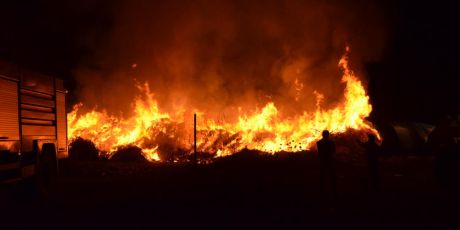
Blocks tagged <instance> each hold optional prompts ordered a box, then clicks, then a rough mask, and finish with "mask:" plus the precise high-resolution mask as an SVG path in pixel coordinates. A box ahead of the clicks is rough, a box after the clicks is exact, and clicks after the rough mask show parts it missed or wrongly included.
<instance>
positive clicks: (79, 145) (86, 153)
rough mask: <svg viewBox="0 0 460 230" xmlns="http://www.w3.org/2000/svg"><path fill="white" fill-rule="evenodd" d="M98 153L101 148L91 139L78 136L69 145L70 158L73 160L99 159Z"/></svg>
mask: <svg viewBox="0 0 460 230" xmlns="http://www.w3.org/2000/svg"><path fill="white" fill-rule="evenodd" d="M98 155H99V150H98V149H97V148H96V145H95V144H94V143H93V142H92V141H90V140H86V139H83V138H81V137H77V138H75V139H74V140H73V141H72V142H71V143H70V145H69V158H70V159H71V160H80V161H95V160H97V159H98Z"/></svg>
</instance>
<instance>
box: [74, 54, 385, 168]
mask: <svg viewBox="0 0 460 230" xmlns="http://www.w3.org/2000/svg"><path fill="white" fill-rule="evenodd" d="M348 51H349V49H348V47H347V52H346V54H345V55H344V56H343V57H342V58H341V59H340V61H339V63H338V66H339V67H340V68H341V69H342V71H343V76H342V82H343V83H344V84H345V91H344V99H343V101H342V102H341V103H340V104H338V105H337V106H336V107H335V108H332V109H327V110H325V109H323V108H321V105H322V100H323V99H324V96H323V95H322V94H321V93H319V92H317V91H315V92H314V93H315V96H316V99H317V108H316V111H314V112H306V111H304V112H303V113H302V114H301V115H298V116H296V117H293V118H290V119H283V118H282V116H281V114H280V111H279V110H278V109H277V107H276V105H275V104H274V103H273V102H269V103H268V104H266V105H265V107H263V108H262V109H261V110H258V111H256V112H254V113H250V114H247V113H243V114H241V115H240V116H239V117H238V119H237V121H236V122H223V121H216V120H213V119H207V120H204V119H201V120H199V121H201V122H198V125H197V133H198V136H197V138H198V139H197V148H198V151H200V152H207V153H211V154H214V156H216V157H221V156H226V155H230V154H232V153H235V152H238V151H240V150H242V149H243V148H248V149H256V150H261V151H264V152H268V153H275V152H279V151H292V152H295V151H301V150H306V149H309V148H311V147H312V146H313V144H314V143H315V141H317V140H318V139H320V136H321V132H322V130H326V129H327V130H329V131H331V132H332V133H343V132H346V131H347V130H349V129H353V130H360V131H363V132H366V133H373V134H375V135H377V137H378V138H379V139H380V136H379V134H378V132H377V130H375V129H374V128H373V126H372V124H371V123H370V122H368V121H366V118H367V117H368V116H369V114H370V113H371V111H372V106H371V105H370V103H369V97H368V96H367V94H366V91H365V89H364V87H363V84H362V83H361V81H360V80H359V79H358V78H357V77H356V76H355V74H354V72H353V71H352V70H351V69H350V68H349V65H348V56H347V54H348ZM296 84H298V85H300V84H299V83H296ZM299 87H300V86H299ZM138 89H139V90H140V92H141V93H142V94H141V95H140V96H138V97H137V98H136V99H135V102H134V104H133V109H134V115H133V116H131V117H130V118H128V119H122V118H119V117H115V116H113V115H109V114H108V113H107V112H106V111H96V110H92V111H90V112H87V113H84V114H79V109H80V108H81V107H82V106H83V104H81V103H80V104H77V105H76V106H75V107H74V109H73V111H72V112H70V113H69V114H68V126H69V127H68V136H69V138H70V139H71V140H72V139H74V138H76V137H82V138H85V139H89V140H91V141H93V142H94V143H95V144H96V146H97V147H98V148H99V149H101V150H103V151H106V152H108V153H109V154H111V153H113V152H114V151H116V149H117V148H118V147H120V146H124V145H128V144H129V145H135V146H137V147H139V148H141V149H142V151H143V154H144V156H145V157H146V158H147V159H148V160H152V161H153V160H160V155H161V154H160V153H161V152H165V151H166V152H167V151H178V150H183V151H185V152H188V153H191V152H192V149H193V143H192V142H191V140H190V139H191V138H190V137H191V135H190V133H191V132H192V130H193V127H191V126H187V124H189V122H188V120H187V119H185V116H184V114H185V113H184V111H183V110H181V111H179V112H177V113H176V114H168V113H165V112H162V111H161V110H160V108H159V106H158V103H157V102H156V100H155V98H154V95H153V93H152V92H150V88H149V85H148V83H144V84H142V85H139V86H138ZM195 112H197V113H198V115H200V114H204V113H203V112H200V111H196V110H195Z"/></svg>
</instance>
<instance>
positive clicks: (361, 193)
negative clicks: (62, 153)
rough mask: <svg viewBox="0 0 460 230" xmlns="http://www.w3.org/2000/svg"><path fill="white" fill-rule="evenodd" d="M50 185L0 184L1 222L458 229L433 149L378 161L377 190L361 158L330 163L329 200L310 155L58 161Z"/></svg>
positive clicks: (23, 225) (12, 225)
mask: <svg viewBox="0 0 460 230" xmlns="http://www.w3.org/2000/svg"><path fill="white" fill-rule="evenodd" d="M61 168H62V170H61V175H60V177H59V179H58V181H57V183H56V185H55V186H54V187H53V188H51V189H49V190H48V191H47V192H45V193H43V192H39V191H37V190H36V189H35V187H33V186H31V185H30V184H28V183H22V184H17V185H11V186H8V187H4V188H2V189H1V193H0V195H1V196H2V197H1V198H0V201H1V202H2V203H3V204H2V205H1V206H0V207H1V208H0V211H1V215H0V219H1V223H2V224H3V225H4V226H5V228H3V227H1V225H0V229H32V228H34V229H138V228H147V229H300V228H304V229H306V228H308V227H310V228H314V229H317V228H322V229H459V228H458V227H460V224H459V223H458V222H459V220H460V219H459V212H458V207H459V204H460V199H459V198H458V196H457V194H456V193H455V192H453V191H449V190H446V189H442V188H440V187H439V186H438V184H437V183H436V180H435V178H434V176H433V158H432V157H402V156H398V157H386V158H382V160H381V170H380V171H381V177H382V180H381V191H380V192H372V191H371V189H370V188H369V187H370V186H369V179H368V178H367V170H366V167H365V165H361V164H354V163H349V162H348V163H346V162H338V163H337V176H338V179H337V187H338V197H337V199H336V200H335V201H333V202H332V201H331V200H330V199H328V196H327V195H324V193H321V192H320V188H319V184H320V183H319V173H318V171H319V170H318V164H317V160H316V158H315V157H314V156H313V155H311V154H298V155H291V156H286V157H280V158H273V157H240V158H229V159H224V160H221V161H218V162H215V163H213V164H208V165H198V166H195V165H191V164H175V165H168V164H146V163H114V162H80V163H72V162H63V163H61Z"/></svg>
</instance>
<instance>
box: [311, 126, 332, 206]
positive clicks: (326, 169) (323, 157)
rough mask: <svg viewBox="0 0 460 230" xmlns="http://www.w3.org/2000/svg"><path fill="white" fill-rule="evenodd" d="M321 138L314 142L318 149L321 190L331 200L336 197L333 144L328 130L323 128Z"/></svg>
mask: <svg viewBox="0 0 460 230" xmlns="http://www.w3.org/2000/svg"><path fill="white" fill-rule="evenodd" d="M322 135H323V138H322V139H321V140H319V141H318V142H317V143H316V146H317V149H318V157H319V165H320V180H321V182H320V183H321V192H322V193H323V194H324V193H326V192H327V193H328V194H329V195H330V197H331V198H332V200H334V199H335V197H336V192H337V191H336V175H335V165H334V154H335V144H334V142H333V141H331V140H329V131H327V130H324V131H323V133H322Z"/></svg>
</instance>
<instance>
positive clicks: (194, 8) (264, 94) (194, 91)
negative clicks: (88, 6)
mask: <svg viewBox="0 0 460 230" xmlns="http://www.w3.org/2000/svg"><path fill="white" fill-rule="evenodd" d="M379 8H380V7H379V3H376V2H370V1H301V0H286V1H275V0H268V1H243V0H241V1H226V0H223V1H210V0H209V1H208V0H197V1H186V0H184V1H147V0H139V1H128V0H121V1H116V2H115V3H111V6H110V9H111V12H112V16H113V24H112V25H111V27H110V30H109V32H108V33H106V34H105V35H104V36H103V37H102V38H101V39H98V41H97V42H87V40H88V39H87V40H85V41H86V42H85V45H86V46H87V48H88V49H91V50H95V52H94V53H93V54H92V55H90V56H88V57H87V58H86V59H85V60H82V61H81V65H80V67H79V68H78V69H77V70H75V74H76V75H77V79H78V82H79V87H78V88H79V92H78V93H79V99H80V100H81V101H82V102H83V103H84V104H85V105H87V106H89V107H92V106H96V105H97V106H98V107H99V108H105V109H107V110H108V111H109V112H113V113H119V112H123V113H124V114H127V115H128V114H129V113H130V103H131V102H132V100H133V98H134V97H135V95H137V94H138V92H137V89H136V87H135V83H136V82H144V81H147V82H148V83H149V84H150V88H151V91H152V92H154V93H155V98H157V99H158V102H159V105H160V107H161V108H162V109H164V110H166V111H174V110H177V109H179V108H197V109H199V110H202V111H207V112H209V113H211V114H212V113H216V114H222V113H233V112H235V111H236V110H237V108H238V107H241V108H242V109H244V110H245V111H252V110H254V109H256V108H261V107H263V106H264V105H265V104H266V103H267V102H268V101H274V102H275V105H276V106H277V107H278V108H279V109H280V110H281V111H282V112H283V113H284V114H287V115H290V114H297V113H301V112H303V111H309V110H312V109H314V108H315V106H316V99H315V93H314V92H315V91H317V92H319V93H322V94H324V96H325V101H324V103H325V105H324V106H326V107H327V106H332V105H333V104H334V103H338V102H339V101H340V100H341V99H342V95H343V87H344V86H343V85H342V84H341V81H340V78H341V72H340V69H339V68H338V67H337V62H338V60H339V59H340V57H341V55H342V54H343V53H344V48H345V46H346V45H349V46H350V47H351V62H352V68H353V69H354V70H355V71H357V72H358V75H359V76H360V77H361V78H363V77H365V76H364V74H363V73H362V72H360V69H361V65H362V63H363V62H365V61H369V60H375V59H378V58H379V56H380V54H381V52H382V50H383V48H384V45H385V40H386V33H387V31H386V25H385V17H384V16H385V15H384V14H383V13H382V12H381V10H378V9H379ZM89 37H90V36H89Z"/></svg>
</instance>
